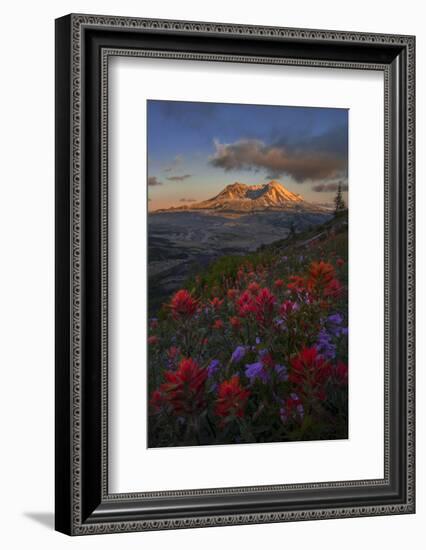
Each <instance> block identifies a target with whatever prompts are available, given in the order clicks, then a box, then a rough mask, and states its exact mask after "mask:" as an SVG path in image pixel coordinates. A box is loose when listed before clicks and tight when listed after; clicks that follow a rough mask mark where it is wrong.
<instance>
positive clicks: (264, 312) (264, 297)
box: [256, 288, 276, 324]
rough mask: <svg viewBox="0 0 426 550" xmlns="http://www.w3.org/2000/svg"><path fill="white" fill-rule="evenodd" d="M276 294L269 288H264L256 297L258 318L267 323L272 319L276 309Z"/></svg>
mask: <svg viewBox="0 0 426 550" xmlns="http://www.w3.org/2000/svg"><path fill="white" fill-rule="evenodd" d="M275 302H276V298H275V296H274V295H273V294H272V293H271V292H270V290H269V289H267V288H262V289H261V290H259V293H258V295H257V297H256V308H257V311H256V319H257V320H258V321H259V322H260V323H262V324H265V323H266V322H267V321H268V320H270V319H271V316H272V314H273V311H274V304H275Z"/></svg>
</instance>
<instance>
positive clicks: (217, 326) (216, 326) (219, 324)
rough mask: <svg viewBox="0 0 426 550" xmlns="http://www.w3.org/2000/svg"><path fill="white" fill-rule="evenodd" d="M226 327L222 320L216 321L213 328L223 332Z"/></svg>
mask: <svg viewBox="0 0 426 550" xmlns="http://www.w3.org/2000/svg"><path fill="white" fill-rule="evenodd" d="M224 326H225V325H224V324H223V321H222V319H216V321H215V322H214V323H213V328H214V329H215V330H222V329H223V327H224Z"/></svg>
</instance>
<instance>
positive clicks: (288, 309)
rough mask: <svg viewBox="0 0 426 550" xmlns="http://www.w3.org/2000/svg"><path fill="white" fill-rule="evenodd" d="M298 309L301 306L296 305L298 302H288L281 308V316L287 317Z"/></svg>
mask: <svg viewBox="0 0 426 550" xmlns="http://www.w3.org/2000/svg"><path fill="white" fill-rule="evenodd" d="M297 309H299V306H298V305H297V304H296V302H292V301H291V300H286V301H285V302H283V303H282V304H281V306H280V315H282V316H283V317H287V316H288V315H289V314H290V313H292V312H293V311H296V310H297Z"/></svg>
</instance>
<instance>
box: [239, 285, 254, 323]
mask: <svg viewBox="0 0 426 550" xmlns="http://www.w3.org/2000/svg"><path fill="white" fill-rule="evenodd" d="M237 312H238V315H239V316H240V317H246V316H247V315H249V314H251V313H255V312H256V304H255V303H254V300H253V297H252V296H251V294H250V293H249V292H248V291H247V290H245V291H244V292H243V293H242V294H241V296H240V297H239V298H238V300H237Z"/></svg>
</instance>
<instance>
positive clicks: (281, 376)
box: [274, 365, 288, 382]
mask: <svg viewBox="0 0 426 550" xmlns="http://www.w3.org/2000/svg"><path fill="white" fill-rule="evenodd" d="M274 370H275V372H276V374H277V377H278V380H279V381H280V382H287V380H288V370H287V367H285V366H284V365H275V367H274Z"/></svg>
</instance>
